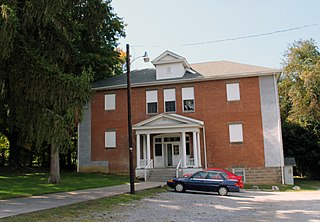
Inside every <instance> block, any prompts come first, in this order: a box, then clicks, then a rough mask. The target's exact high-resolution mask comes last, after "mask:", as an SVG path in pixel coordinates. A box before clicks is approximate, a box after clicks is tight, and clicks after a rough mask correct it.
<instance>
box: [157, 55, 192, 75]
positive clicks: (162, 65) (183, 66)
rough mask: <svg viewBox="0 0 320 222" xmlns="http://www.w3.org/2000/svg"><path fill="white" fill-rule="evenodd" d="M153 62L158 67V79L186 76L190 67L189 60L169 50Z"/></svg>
mask: <svg viewBox="0 0 320 222" xmlns="http://www.w3.org/2000/svg"><path fill="white" fill-rule="evenodd" d="M151 63H152V64H153V65H154V66H155V67H156V79H157V80H162V79H174V78H181V77H183V76H184V74H185V72H186V70H188V69H190V65H189V63H188V62H187V60H186V59H185V58H184V57H182V56H179V55H177V54H175V53H173V52H170V51H169V50H167V51H165V52H164V53H162V54H161V55H159V56H158V57H157V58H155V59H154V60H153V61H151Z"/></svg>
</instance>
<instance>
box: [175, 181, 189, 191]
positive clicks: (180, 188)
mask: <svg viewBox="0 0 320 222" xmlns="http://www.w3.org/2000/svg"><path fill="white" fill-rule="evenodd" d="M174 190H175V191H177V192H179V193H182V192H184V191H185V190H186V188H185V187H184V185H183V184H182V183H176V185H175V186H174Z"/></svg>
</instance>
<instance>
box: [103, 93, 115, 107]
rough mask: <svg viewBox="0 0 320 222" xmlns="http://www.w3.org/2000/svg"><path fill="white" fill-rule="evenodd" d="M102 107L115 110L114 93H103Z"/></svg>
mask: <svg viewBox="0 0 320 222" xmlns="http://www.w3.org/2000/svg"><path fill="white" fill-rule="evenodd" d="M104 109H105V110H115V109H116V94H114V93H112V94H105V95H104Z"/></svg>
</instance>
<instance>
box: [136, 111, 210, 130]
mask: <svg viewBox="0 0 320 222" xmlns="http://www.w3.org/2000/svg"><path fill="white" fill-rule="evenodd" d="M203 126H204V122H203V121H200V120H196V119H193V118H190V117H186V116H182V115H178V114H166V113H161V114H159V115H156V116H153V117H151V118H149V119H146V120H144V121H141V122H139V123H136V124H134V125H133V126H132V128H133V129H134V130H137V132H138V131H143V132H144V133H146V132H148V131H150V133H156V132H157V133H161V132H163V133H164V132H183V131H190V130H191V131H193V130H195V129H199V128H202V127H203ZM192 129H193V130H192Z"/></svg>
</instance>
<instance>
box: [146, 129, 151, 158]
mask: <svg viewBox="0 0 320 222" xmlns="http://www.w3.org/2000/svg"><path fill="white" fill-rule="evenodd" d="M149 161H150V134H149V133H148V134H147V163H146V164H148V163H149Z"/></svg>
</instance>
